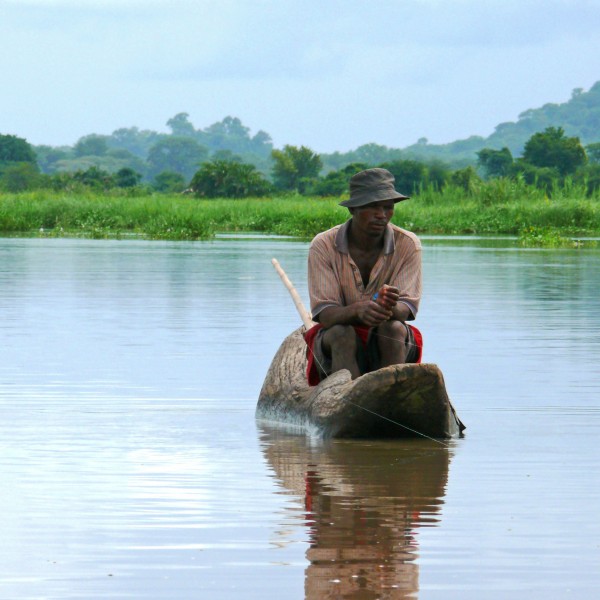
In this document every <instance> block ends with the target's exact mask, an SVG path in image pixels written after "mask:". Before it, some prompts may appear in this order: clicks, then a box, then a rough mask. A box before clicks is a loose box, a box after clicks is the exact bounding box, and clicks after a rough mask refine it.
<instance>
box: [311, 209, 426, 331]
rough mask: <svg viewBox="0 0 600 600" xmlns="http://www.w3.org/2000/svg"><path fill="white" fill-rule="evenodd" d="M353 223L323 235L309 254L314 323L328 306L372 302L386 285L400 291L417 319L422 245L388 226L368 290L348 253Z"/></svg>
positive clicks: (411, 237)
mask: <svg viewBox="0 0 600 600" xmlns="http://www.w3.org/2000/svg"><path fill="white" fill-rule="evenodd" d="M351 221H352V219H350V220H348V221H346V223H344V224H343V225H337V226H336V227H333V228H332V229H329V230H327V231H324V232H322V233H319V234H318V235H317V236H316V237H315V238H314V239H313V241H312V242H311V244H310V248H309V251H308V291H309V295H310V309H311V312H312V318H313V320H314V321H317V322H318V321H319V313H320V312H321V311H322V310H323V309H324V308H327V307H328V306H349V305H350V304H354V303H355V302H359V301H361V300H368V299H369V298H372V297H373V295H374V294H375V293H376V292H377V291H379V289H380V288H381V286H382V285H384V284H387V285H392V286H395V287H397V288H398V289H399V290H400V300H399V302H403V303H404V304H406V305H407V306H408V307H409V309H410V311H411V313H412V316H411V317H410V318H409V320H412V319H414V318H415V317H416V316H417V311H418V310H419V302H420V300H421V287H422V280H421V242H420V241H419V238H418V237H417V236H416V235H415V234H414V233H411V232H410V231H406V230H405V229H401V228H400V227H397V226H396V225H392V224H391V223H390V224H388V226H387V228H386V230H385V232H384V236H383V250H382V252H381V254H380V255H379V258H378V259H377V262H376V263H375V265H374V266H373V269H372V270H371V274H370V276H369V282H368V284H367V286H366V287H365V286H364V284H363V280H362V277H361V274H360V271H359V269H358V267H357V266H356V264H355V262H354V261H353V260H352V257H351V256H350V252H349V249H348V231H349V228H350V223H351Z"/></svg>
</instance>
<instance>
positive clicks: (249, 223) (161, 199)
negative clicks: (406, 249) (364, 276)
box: [0, 182, 600, 245]
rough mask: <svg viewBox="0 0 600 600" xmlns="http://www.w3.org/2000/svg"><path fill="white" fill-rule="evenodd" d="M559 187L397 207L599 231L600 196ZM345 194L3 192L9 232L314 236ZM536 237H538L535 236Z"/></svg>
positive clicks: (425, 220)
mask: <svg viewBox="0 0 600 600" xmlns="http://www.w3.org/2000/svg"><path fill="white" fill-rule="evenodd" d="M580 192H581V191H580V190H573V189H571V190H568V189H565V190H557V191H556V193H555V194H553V198H552V199H548V198H547V197H546V195H545V194H544V193H543V192H541V191H539V190H537V189H535V188H532V187H529V186H524V185H520V184H518V183H514V182H498V183H497V184H494V185H491V184H486V186H484V187H483V188H481V189H480V190H476V191H473V192H471V193H466V192H465V191H464V190H462V189H460V188H453V187H446V188H444V190H443V192H437V191H433V190H428V191H425V192H423V193H421V194H420V195H417V196H415V197H414V198H413V199H411V200H409V201H408V202H404V203H402V204H400V205H398V206H397V210H396V214H395V216H394V222H395V223H396V224H398V225H400V226H403V227H406V228H408V229H411V230H412V231H415V232H416V233H421V234H447V235H453V234H507V235H517V236H519V235H520V236H521V239H523V240H525V241H527V238H529V239H530V240H534V243H535V245H544V243H543V242H544V238H545V237H547V238H548V240H550V239H552V240H554V242H553V243H552V244H550V245H560V244H557V243H556V240H557V239H565V240H566V239H568V238H571V237H579V236H599V235H600V198H598V197H592V198H589V197H585V194H583V193H580ZM338 202H339V199H313V198H306V197H302V196H289V197H281V198H269V199H264V198H263V199H245V200H198V199H196V198H194V197H190V196H162V195H153V196H148V195H144V196H138V197H136V196H125V195H107V194H101V193H89V194H65V193H53V192H48V191H38V192H32V193H23V194H2V195H0V233H2V234H4V235H44V236H82V237H93V238H104V237H120V236H124V235H129V234H135V235H143V236H146V237H149V238H151V239H170V240H195V239H209V238H211V237H212V236H213V235H214V234H215V233H216V232H251V231H252V232H264V233H272V234H279V235H292V236H298V237H301V238H310V237H312V236H313V235H315V234H316V233H317V232H319V231H322V230H324V229H327V228H329V227H332V226H333V225H335V224H337V223H340V222H342V221H343V220H345V219H346V218H347V215H348V212H347V210H346V209H344V208H341V207H339V206H338V205H337V203H338ZM536 240H537V241H536Z"/></svg>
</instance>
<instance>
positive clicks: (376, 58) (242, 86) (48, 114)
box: [0, 0, 600, 151]
mask: <svg viewBox="0 0 600 600" xmlns="http://www.w3.org/2000/svg"><path fill="white" fill-rule="evenodd" d="M599 20H600V5H599V3H596V2H590V1H587V2H586V1H583V0H573V1H568V2H567V1H566V0H565V1H560V0H546V1H544V2H542V1H540V0H520V1H516V0H514V1H511V0H506V1H504V2H501V1H488V2H481V1H477V0H453V1H452V2H447V1H445V2H442V1H436V0H403V1H402V2H398V1H391V0H390V1H380V2H371V3H367V2H366V1H364V0H345V1H342V0H329V1H325V2H323V1H321V0H303V1H300V0H268V1H267V0H262V1H261V0H247V1H245V0H219V1H217V0H211V1H209V0H197V1H191V0H190V1H179V2H177V1H173V0H170V1H165V0H154V1H151V0H144V1H143V2H141V1H138V0H120V1H117V0H114V1H113V0H90V1H88V2H85V1H83V0H77V1H75V0H46V1H44V0H19V1H18V2H17V1H5V2H3V3H2V2H0V69H1V70H2V72H3V73H4V74H5V76H4V81H3V94H0V132H3V133H5V132H10V133H16V134H19V135H22V136H23V137H27V138H28V139H30V140H31V141H34V142H35V143H72V142H73V141H75V140H76V139H77V138H78V137H80V136H82V135H86V134H88V133H91V132H99V133H110V132H111V131H113V130H114V129H116V128H118V127H122V126H132V125H137V126H140V127H142V128H152V129H163V128H164V123H165V122H166V120H167V119H168V118H169V117H171V116H173V115H174V114H175V113H177V112H181V111H186V112H189V113H190V115H191V117H192V120H193V121H194V123H195V124H196V126H198V127H205V126H207V125H209V124H210V123H212V122H214V121H216V120H219V119H222V118H223V117H224V116H226V115H234V116H238V117H240V118H241V119H242V120H243V121H244V122H245V124H246V125H248V126H249V127H251V128H252V129H253V130H257V129H264V130H266V131H267V132H269V133H270V134H271V135H272V136H273V138H274V139H275V141H276V143H277V144H279V145H283V144H285V143H297V144H300V143H302V144H306V145H309V146H311V147H314V148H315V149H318V150H321V151H325V150H327V151H329V150H334V149H339V150H344V149H349V148H351V147H356V146H357V145H359V144H361V143H366V142H378V143H383V144H387V145H406V144H408V143H411V142H412V141H415V140H416V139H417V138H418V137H421V136H427V137H429V138H430V140H432V141H451V140H452V139H456V138H458V137H467V136H468V135H470V134H473V133H478V134H482V135H487V134H489V133H491V131H492V130H493V127H494V126H495V125H496V124H497V123H499V122H501V121H505V120H509V119H510V120H514V119H516V117H517V115H518V114H519V113H520V112H521V111H523V110H525V109H527V108H531V107H535V106H539V105H540V104H543V103H545V102H550V101H555V102H556V101H564V100H566V99H568V97H569V94H570V91H571V89H572V88H574V87H584V88H587V87H589V86H590V85H592V84H593V83H594V82H595V81H596V80H598V79H600V53H599V52H598V51H597V49H598V48H597V47H598V43H597V41H596V38H597V26H596V24H597V23H598V22H599Z"/></svg>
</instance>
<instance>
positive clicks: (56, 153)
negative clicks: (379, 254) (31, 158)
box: [34, 146, 69, 173]
mask: <svg viewBox="0 0 600 600" xmlns="http://www.w3.org/2000/svg"><path fill="white" fill-rule="evenodd" d="M34 150H35V155H36V157H37V163H38V165H39V167H40V171H41V172H42V173H55V172H56V171H57V170H58V166H57V164H56V163H57V162H58V161H59V160H65V159H67V158H68V157H69V152H67V150H64V149H63V148H53V147H52V146H35V148H34Z"/></svg>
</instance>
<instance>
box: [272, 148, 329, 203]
mask: <svg viewBox="0 0 600 600" xmlns="http://www.w3.org/2000/svg"><path fill="white" fill-rule="evenodd" d="M271 156H272V157H273V160H274V162H275V164H274V166H273V179H274V181H275V185H276V186H277V187H278V188H280V189H283V190H298V191H299V192H300V193H302V192H303V191H304V189H305V188H306V185H307V183H308V182H309V181H310V180H311V179H316V178H317V177H318V175H319V171H320V170H321V167H322V166H323V163H322V162H321V158H320V157H319V155H318V154H316V153H314V152H313V151H312V150H310V148H307V147H306V146H300V148H298V147H296V146H289V145H287V146H284V148H283V150H273V151H272V152H271Z"/></svg>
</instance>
